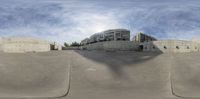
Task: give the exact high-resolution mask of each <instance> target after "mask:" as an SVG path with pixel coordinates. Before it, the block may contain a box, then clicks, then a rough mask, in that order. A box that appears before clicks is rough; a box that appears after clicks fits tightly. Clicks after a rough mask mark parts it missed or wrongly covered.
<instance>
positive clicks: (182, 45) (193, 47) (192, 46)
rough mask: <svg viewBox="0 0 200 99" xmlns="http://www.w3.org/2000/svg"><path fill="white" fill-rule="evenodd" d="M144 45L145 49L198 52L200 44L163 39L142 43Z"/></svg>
mask: <svg viewBox="0 0 200 99" xmlns="http://www.w3.org/2000/svg"><path fill="white" fill-rule="evenodd" d="M141 45H143V46H144V49H143V51H161V52H164V53H165V52H175V53H179V52H180V53H181V52H198V51H200V44H199V43H196V42H192V41H183V40H163V41H152V42H145V43H141Z"/></svg>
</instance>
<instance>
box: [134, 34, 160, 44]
mask: <svg viewBox="0 0 200 99" xmlns="http://www.w3.org/2000/svg"><path fill="white" fill-rule="evenodd" d="M156 40H157V39H156V38H154V37H152V36H149V35H146V34H143V33H141V32H140V33H137V34H136V35H135V36H134V37H133V41H134V42H137V43H142V42H149V41H156Z"/></svg>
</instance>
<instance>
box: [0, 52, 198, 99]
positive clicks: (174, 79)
mask: <svg viewBox="0 0 200 99" xmlns="http://www.w3.org/2000/svg"><path fill="white" fill-rule="evenodd" d="M199 58H200V53H182V54H181V53H180V54H170V53H168V54H162V53H150V52H149V53H148V52H144V53H142V52H128V51H125V52H105V51H80V50H74V51H72V50H68V51H51V52H44V53H24V54H8V53H0V78H1V80H0V98H3V99H4V98H11V99H13V98H31V99H34V98H41V99H45V98H52V99H123V98H124V99H157V98H158V99H182V98H184V99H185V98H186V99H190V98H200V95H199V94H198V93H200V87H199V85H200V83H199V82H200V80H199V79H200V78H199V76H198V74H199V73H200V69H199V63H198V60H199Z"/></svg>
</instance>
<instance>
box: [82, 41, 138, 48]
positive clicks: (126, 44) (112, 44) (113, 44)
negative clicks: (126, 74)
mask: <svg viewBox="0 0 200 99" xmlns="http://www.w3.org/2000/svg"><path fill="white" fill-rule="evenodd" d="M135 45H136V44H134V43H133V42H131V41H107V42H98V43H93V44H88V45H85V46H82V49H87V50H135V49H136V46H135Z"/></svg>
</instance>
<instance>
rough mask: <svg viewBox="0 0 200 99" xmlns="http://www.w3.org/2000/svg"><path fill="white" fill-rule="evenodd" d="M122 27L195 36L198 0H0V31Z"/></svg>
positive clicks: (72, 33)
mask: <svg viewBox="0 0 200 99" xmlns="http://www.w3.org/2000/svg"><path fill="white" fill-rule="evenodd" d="M115 28H125V29H129V30H130V31H131V37H133V36H134V35H135V33H137V32H143V33H146V34H149V35H152V36H154V37H156V38H159V39H181V40H190V39H192V38H198V37H199V38H200V1H199V0H0V37H13V36H28V37H36V38H41V39H45V40H49V41H56V42H59V43H61V44H63V42H67V43H71V42H74V41H77V42H80V41H81V40H82V39H84V38H86V37H89V36H90V35H92V34H94V33H97V32H101V31H104V30H106V29H115Z"/></svg>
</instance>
